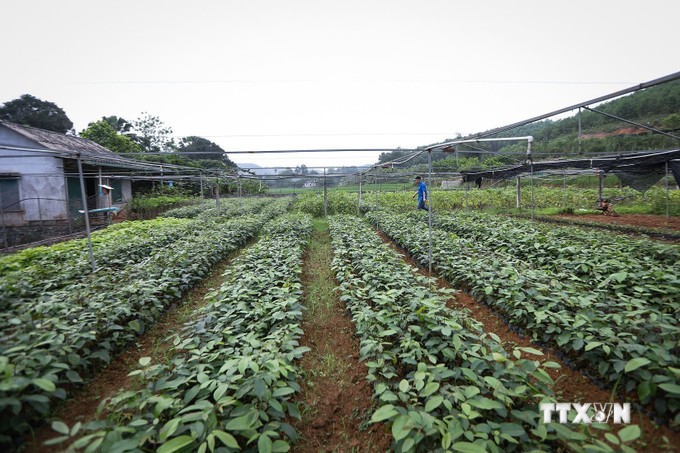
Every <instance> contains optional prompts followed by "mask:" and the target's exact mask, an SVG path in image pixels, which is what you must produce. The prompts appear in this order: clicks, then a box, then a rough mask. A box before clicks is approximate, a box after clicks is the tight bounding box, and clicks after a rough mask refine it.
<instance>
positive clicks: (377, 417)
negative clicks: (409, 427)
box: [371, 404, 399, 423]
mask: <svg viewBox="0 0 680 453" xmlns="http://www.w3.org/2000/svg"><path fill="white" fill-rule="evenodd" d="M395 415H399V412H397V411H396V410H395V409H394V406H392V405H391V404H386V405H384V406H381V407H380V409H378V410H377V411H375V412H374V413H373V416H372V417H371V423H378V422H381V421H383V420H387V419H390V418H392V417H394V416H395Z"/></svg>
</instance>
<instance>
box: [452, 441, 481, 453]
mask: <svg viewBox="0 0 680 453" xmlns="http://www.w3.org/2000/svg"><path fill="white" fill-rule="evenodd" d="M452 447H453V449H454V450H455V451H460V452H461V453H479V452H480V451H484V449H483V448H482V449H480V446H479V445H477V444H473V443H472V442H456V443H454V444H453V445H452Z"/></svg>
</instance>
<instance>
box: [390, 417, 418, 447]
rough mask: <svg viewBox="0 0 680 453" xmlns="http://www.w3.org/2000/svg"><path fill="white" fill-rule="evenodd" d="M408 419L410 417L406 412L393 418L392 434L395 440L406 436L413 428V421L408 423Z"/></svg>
mask: <svg viewBox="0 0 680 453" xmlns="http://www.w3.org/2000/svg"><path fill="white" fill-rule="evenodd" d="M410 421H411V419H410V417H409V416H408V415H406V414H402V415H400V416H399V417H397V418H395V419H394V423H393V424H392V435H393V436H394V440H395V441H400V440H401V439H403V438H405V437H406V436H408V433H410V432H411V429H413V423H409V422H410Z"/></svg>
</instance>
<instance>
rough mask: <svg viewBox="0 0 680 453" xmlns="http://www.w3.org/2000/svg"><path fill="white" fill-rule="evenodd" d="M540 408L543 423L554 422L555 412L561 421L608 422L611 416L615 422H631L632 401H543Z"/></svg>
mask: <svg viewBox="0 0 680 453" xmlns="http://www.w3.org/2000/svg"><path fill="white" fill-rule="evenodd" d="M540 408H541V412H543V423H550V422H552V421H553V414H554V413H558V414H559V420H558V421H559V422H560V423H608V422H609V419H610V418H611V419H612V421H613V422H614V423H619V424H620V423H624V424H625V423H630V403H622V404H619V403H583V404H580V403H542V404H541V405H540ZM572 409H573V410H572ZM570 412H571V414H572V416H571V417H568V415H569V413H570Z"/></svg>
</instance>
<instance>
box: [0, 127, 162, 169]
mask: <svg viewBox="0 0 680 453" xmlns="http://www.w3.org/2000/svg"><path fill="white" fill-rule="evenodd" d="M0 125H1V126H4V127H6V128H7V129H10V130H12V131H14V132H16V133H18V134H20V135H22V136H24V137H26V138H27V139H29V140H31V141H33V142H35V143H36V144H37V145H38V146H40V147H42V148H43V149H45V150H48V151H55V152H59V153H61V155H62V157H66V158H73V159H75V158H76V157H77V156H76V155H77V154H80V157H81V159H82V160H83V162H87V163H94V164H98V165H106V166H114V167H122V168H134V169H142V170H151V171H157V170H158V168H159V165H158V164H152V163H146V162H140V161H138V160H134V159H129V158H126V157H123V156H120V155H118V154H116V153H114V152H113V151H111V150H109V149H108V148H105V147H103V146H101V145H100V144H98V143H95V142H93V141H92V140H88V139H86V138H81V137H76V136H73V135H66V134H61V133H59V132H52V131H47V130H45V129H39V128H37V127H31V126H21V125H19V124H15V123H10V122H9V121H2V120H0Z"/></svg>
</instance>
